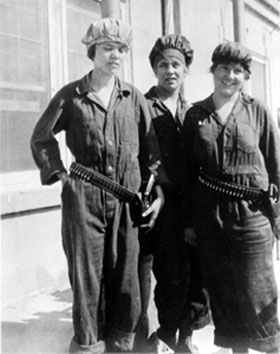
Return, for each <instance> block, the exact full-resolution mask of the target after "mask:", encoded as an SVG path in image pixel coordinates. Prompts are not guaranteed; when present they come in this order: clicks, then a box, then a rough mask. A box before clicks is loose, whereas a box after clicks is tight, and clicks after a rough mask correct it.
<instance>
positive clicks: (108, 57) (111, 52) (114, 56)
mask: <svg viewBox="0 0 280 354" xmlns="http://www.w3.org/2000/svg"><path fill="white" fill-rule="evenodd" d="M127 52H128V48H127V46H125V45H124V44H121V43H117V42H105V43H101V44H97V45H96V48H95V55H94V58H93V62H94V68H95V70H97V71H98V72H100V73H103V74H105V75H107V76H112V75H114V74H116V73H117V71H118V70H119V68H120V66H121V64H122V62H123V60H124V58H125V56H126V54H127Z"/></svg>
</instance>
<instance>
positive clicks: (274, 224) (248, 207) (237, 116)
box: [183, 42, 280, 353]
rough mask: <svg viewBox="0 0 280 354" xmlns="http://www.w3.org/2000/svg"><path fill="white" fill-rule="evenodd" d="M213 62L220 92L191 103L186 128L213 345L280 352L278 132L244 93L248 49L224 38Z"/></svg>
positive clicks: (190, 196) (189, 184) (191, 214)
mask: <svg viewBox="0 0 280 354" xmlns="http://www.w3.org/2000/svg"><path fill="white" fill-rule="evenodd" d="M212 62H213V65H212V67H211V72H212V73H213V77H214V92H213V93H212V94H211V95H210V96H209V97H208V98H206V99H204V100H202V101H199V102H197V103H195V104H194V105H193V107H192V108H190V110H189V111H188V112H187V116H186V120H185V126H184V129H183V132H184V144H185V149H184V158H183V161H184V168H185V173H184V181H185V196H184V202H185V208H184V209H185V216H186V218H187V219H188V220H189V222H188V224H187V225H186V230H187V231H188V232H191V231H192V232H193V231H195V233H196V237H197V242H198V248H199V250H200V255H201V260H202V264H203V268H204V272H205V275H206V281H207V285H208V290H209V295H210V299H211V310H212V314H213V321H214V325H215V345H217V346H220V347H225V348H231V349H232V351H233V353H248V351H249V349H254V350H258V351H261V352H266V353H279V342H280V325H279V320H278V317H277V287H276V282H275V276H274V269H273V262H272V250H273V244H274V240H273V238H274V236H275V237H277V238H279V237H280V204H279V188H280V146H279V136H278V132H277V128H276V127H275V125H274V122H273V119H272V117H271V115H270V112H269V110H268V108H267V107H266V106H265V105H264V104H263V103H262V102H260V101H259V100H257V99H254V98H252V97H249V96H248V95H245V94H244V93H243V92H242V87H243V84H244V82H245V81H246V80H247V79H248V78H249V76H250V72H251V63H252V57H251V54H250V53H249V51H248V50H247V49H246V48H244V47H243V46H242V45H241V44H238V43H230V42H229V43H222V44H220V45H219V46H217V47H216V49H215V51H214V53H213V56H212ZM271 190H274V192H275V193H274V195H272V193H270V192H269V191H271ZM264 191H266V192H264ZM257 195H258V197H257ZM202 220H203V223H202V222H201V221H202ZM229 352H230V351H229Z"/></svg>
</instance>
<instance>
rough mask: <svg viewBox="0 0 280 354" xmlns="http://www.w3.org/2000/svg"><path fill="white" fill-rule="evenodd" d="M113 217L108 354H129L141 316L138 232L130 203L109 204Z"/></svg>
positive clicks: (108, 248)
mask: <svg viewBox="0 0 280 354" xmlns="http://www.w3.org/2000/svg"><path fill="white" fill-rule="evenodd" d="M106 200H107V202H106V207H107V209H106V210H107V213H108V214H110V212H111V217H110V218H109V217H108V220H109V219H110V222H109V225H108V227H107V229H106V240H105V243H106V245H105V252H106V254H105V262H104V282H105V303H106V304H105V306H106V327H107V328H106V350H107V351H109V352H128V351H131V350H132V349H133V345H134V338H135V331H136V326H137V323H138V320H139V316H140V289H139V279H138V257H139V243H138V228H137V227H134V226H133V223H132V220H131V217H130V211H129V206H128V204H127V203H120V202H116V200H115V199H114V201H115V202H116V203H113V202H112V203H111V202H110V203H109V201H110V196H109V195H107V196H106Z"/></svg>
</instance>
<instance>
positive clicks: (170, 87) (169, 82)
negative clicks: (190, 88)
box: [154, 57, 187, 92]
mask: <svg viewBox="0 0 280 354" xmlns="http://www.w3.org/2000/svg"><path fill="white" fill-rule="evenodd" d="M154 71H155V75H156V77H157V79H158V86H160V87H162V88H163V89H165V90H166V91H168V92H174V91H176V90H178V89H180V87H181V85H182V83H183V81H184V79H185V77H186V74H187V67H186V66H185V65H184V63H183V62H182V61H181V60H179V59H177V58H175V57H166V58H163V59H161V60H159V61H158V62H157V63H156V65H155V68H154Z"/></svg>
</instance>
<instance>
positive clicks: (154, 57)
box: [149, 34, 193, 68]
mask: <svg viewBox="0 0 280 354" xmlns="http://www.w3.org/2000/svg"><path fill="white" fill-rule="evenodd" d="M166 57H176V58H177V59H179V60H180V61H182V62H183V63H184V64H185V65H186V66H189V65H190V64H191V63H192V61H193V50H192V48H191V45H190V42H189V41H188V40H187V38H186V37H184V36H181V35H176V34H167V35H165V36H162V37H160V38H158V39H157V41H156V43H155V45H154V46H153V48H152V50H151V53H150V55H149V60H150V63H151V66H152V68H154V67H155V65H156V64H157V62H158V61H159V60H161V59H163V58H166Z"/></svg>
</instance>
